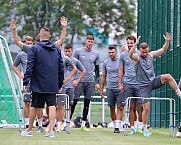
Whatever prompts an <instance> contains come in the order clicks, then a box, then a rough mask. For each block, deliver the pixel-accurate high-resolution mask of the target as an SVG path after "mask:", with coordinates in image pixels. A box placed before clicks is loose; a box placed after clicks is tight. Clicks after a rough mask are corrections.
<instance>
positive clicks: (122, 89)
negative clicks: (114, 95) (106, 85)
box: [119, 84, 124, 92]
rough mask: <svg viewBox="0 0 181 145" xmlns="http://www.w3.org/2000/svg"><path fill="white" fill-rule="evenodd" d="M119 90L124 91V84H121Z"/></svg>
mask: <svg viewBox="0 0 181 145" xmlns="http://www.w3.org/2000/svg"><path fill="white" fill-rule="evenodd" d="M119 90H120V91H121V92H124V87H123V85H122V84H120V85H119Z"/></svg>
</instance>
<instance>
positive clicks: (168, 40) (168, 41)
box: [150, 32, 170, 58]
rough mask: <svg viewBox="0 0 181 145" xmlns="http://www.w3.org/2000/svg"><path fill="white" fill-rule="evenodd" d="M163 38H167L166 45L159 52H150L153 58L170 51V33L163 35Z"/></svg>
mask: <svg viewBox="0 0 181 145" xmlns="http://www.w3.org/2000/svg"><path fill="white" fill-rule="evenodd" d="M163 37H164V38H165V43H164V45H163V46H162V48H160V49H158V50H157V51H151V52H150V54H151V56H152V57H153V58H154V57H157V56H160V55H162V54H163V53H165V52H166V51H167V49H168V46H169V43H170V34H169V33H168V32H166V35H163Z"/></svg>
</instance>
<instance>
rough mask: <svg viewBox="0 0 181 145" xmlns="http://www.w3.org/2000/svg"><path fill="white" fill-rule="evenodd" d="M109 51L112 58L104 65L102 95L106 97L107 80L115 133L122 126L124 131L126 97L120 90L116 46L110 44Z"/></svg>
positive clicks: (107, 91) (118, 131)
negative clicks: (104, 90) (122, 122)
mask: <svg viewBox="0 0 181 145" xmlns="http://www.w3.org/2000/svg"><path fill="white" fill-rule="evenodd" d="M108 52H109V57H110V58H109V59H107V60H105V61H104V63H103V67H102V81H101V89H100V95H101V97H102V98H104V92H103V89H104V84H105V82H107V86H106V93H107V99H108V106H109V107H110V115H111V119H112V121H113V123H114V133H120V130H119V128H121V131H123V128H122V125H121V121H122V119H123V111H124V106H125V98H124V95H123V93H122V92H121V91H120V90H119V85H118V84H119V82H118V81H119V80H118V75H119V59H118V57H117V50H116V46H110V47H109V48H108ZM106 78H107V79H106ZM106 80H107V81H106ZM116 104H117V105H116ZM116 106H117V113H116Z"/></svg>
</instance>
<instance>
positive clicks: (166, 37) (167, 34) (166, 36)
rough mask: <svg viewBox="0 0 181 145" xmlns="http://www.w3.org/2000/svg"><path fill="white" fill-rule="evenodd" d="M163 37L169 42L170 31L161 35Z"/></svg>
mask: <svg viewBox="0 0 181 145" xmlns="http://www.w3.org/2000/svg"><path fill="white" fill-rule="evenodd" d="M163 37H164V38H165V41H168V42H170V38H171V35H170V33H168V32H166V35H163Z"/></svg>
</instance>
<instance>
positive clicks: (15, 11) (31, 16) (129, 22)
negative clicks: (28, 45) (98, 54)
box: [0, 0, 136, 43]
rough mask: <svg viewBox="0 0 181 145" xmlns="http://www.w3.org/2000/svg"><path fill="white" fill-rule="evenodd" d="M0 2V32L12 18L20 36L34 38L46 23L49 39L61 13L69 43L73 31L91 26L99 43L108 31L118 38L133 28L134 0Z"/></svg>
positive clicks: (79, 33) (55, 32)
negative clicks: (66, 25)
mask: <svg viewBox="0 0 181 145" xmlns="http://www.w3.org/2000/svg"><path fill="white" fill-rule="evenodd" d="M0 5H1V6H2V7H3V9H1V10H0V19H1V24H0V28H1V30H3V32H4V30H5V29H4V28H6V27H9V21H10V19H11V18H14V19H16V20H17V21H18V23H19V25H20V26H22V28H21V29H20V30H19V31H18V33H19V35H20V36H23V35H25V34H26V35H30V36H33V37H35V36H36V35H37V34H38V32H39V30H40V28H41V27H43V26H46V27H49V28H50V29H51V32H52V36H53V37H52V38H53V39H58V38H57V37H58V36H59V34H60V30H61V28H60V22H59V19H60V17H61V16H65V17H67V19H68V27H67V33H68V35H69V36H70V37H69V38H70V40H68V41H69V43H70V42H71V43H73V39H74V37H75V35H76V34H77V36H78V38H80V37H81V36H84V35H86V34H87V33H89V32H90V30H92V29H94V30H96V31H97V33H95V35H98V37H100V38H102V40H103V43H106V39H105V38H107V37H109V34H110V33H112V34H113V35H114V38H115V39H116V40H120V39H121V38H123V37H125V36H126V35H129V34H131V33H132V32H133V31H134V30H135V27H136V17H135V1H134V0H114V1H110V0H61V1H59V0H39V1H37V0H26V1H24V0H16V1H14V0H6V1H4V0H0ZM7 16H8V17H7Z"/></svg>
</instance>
